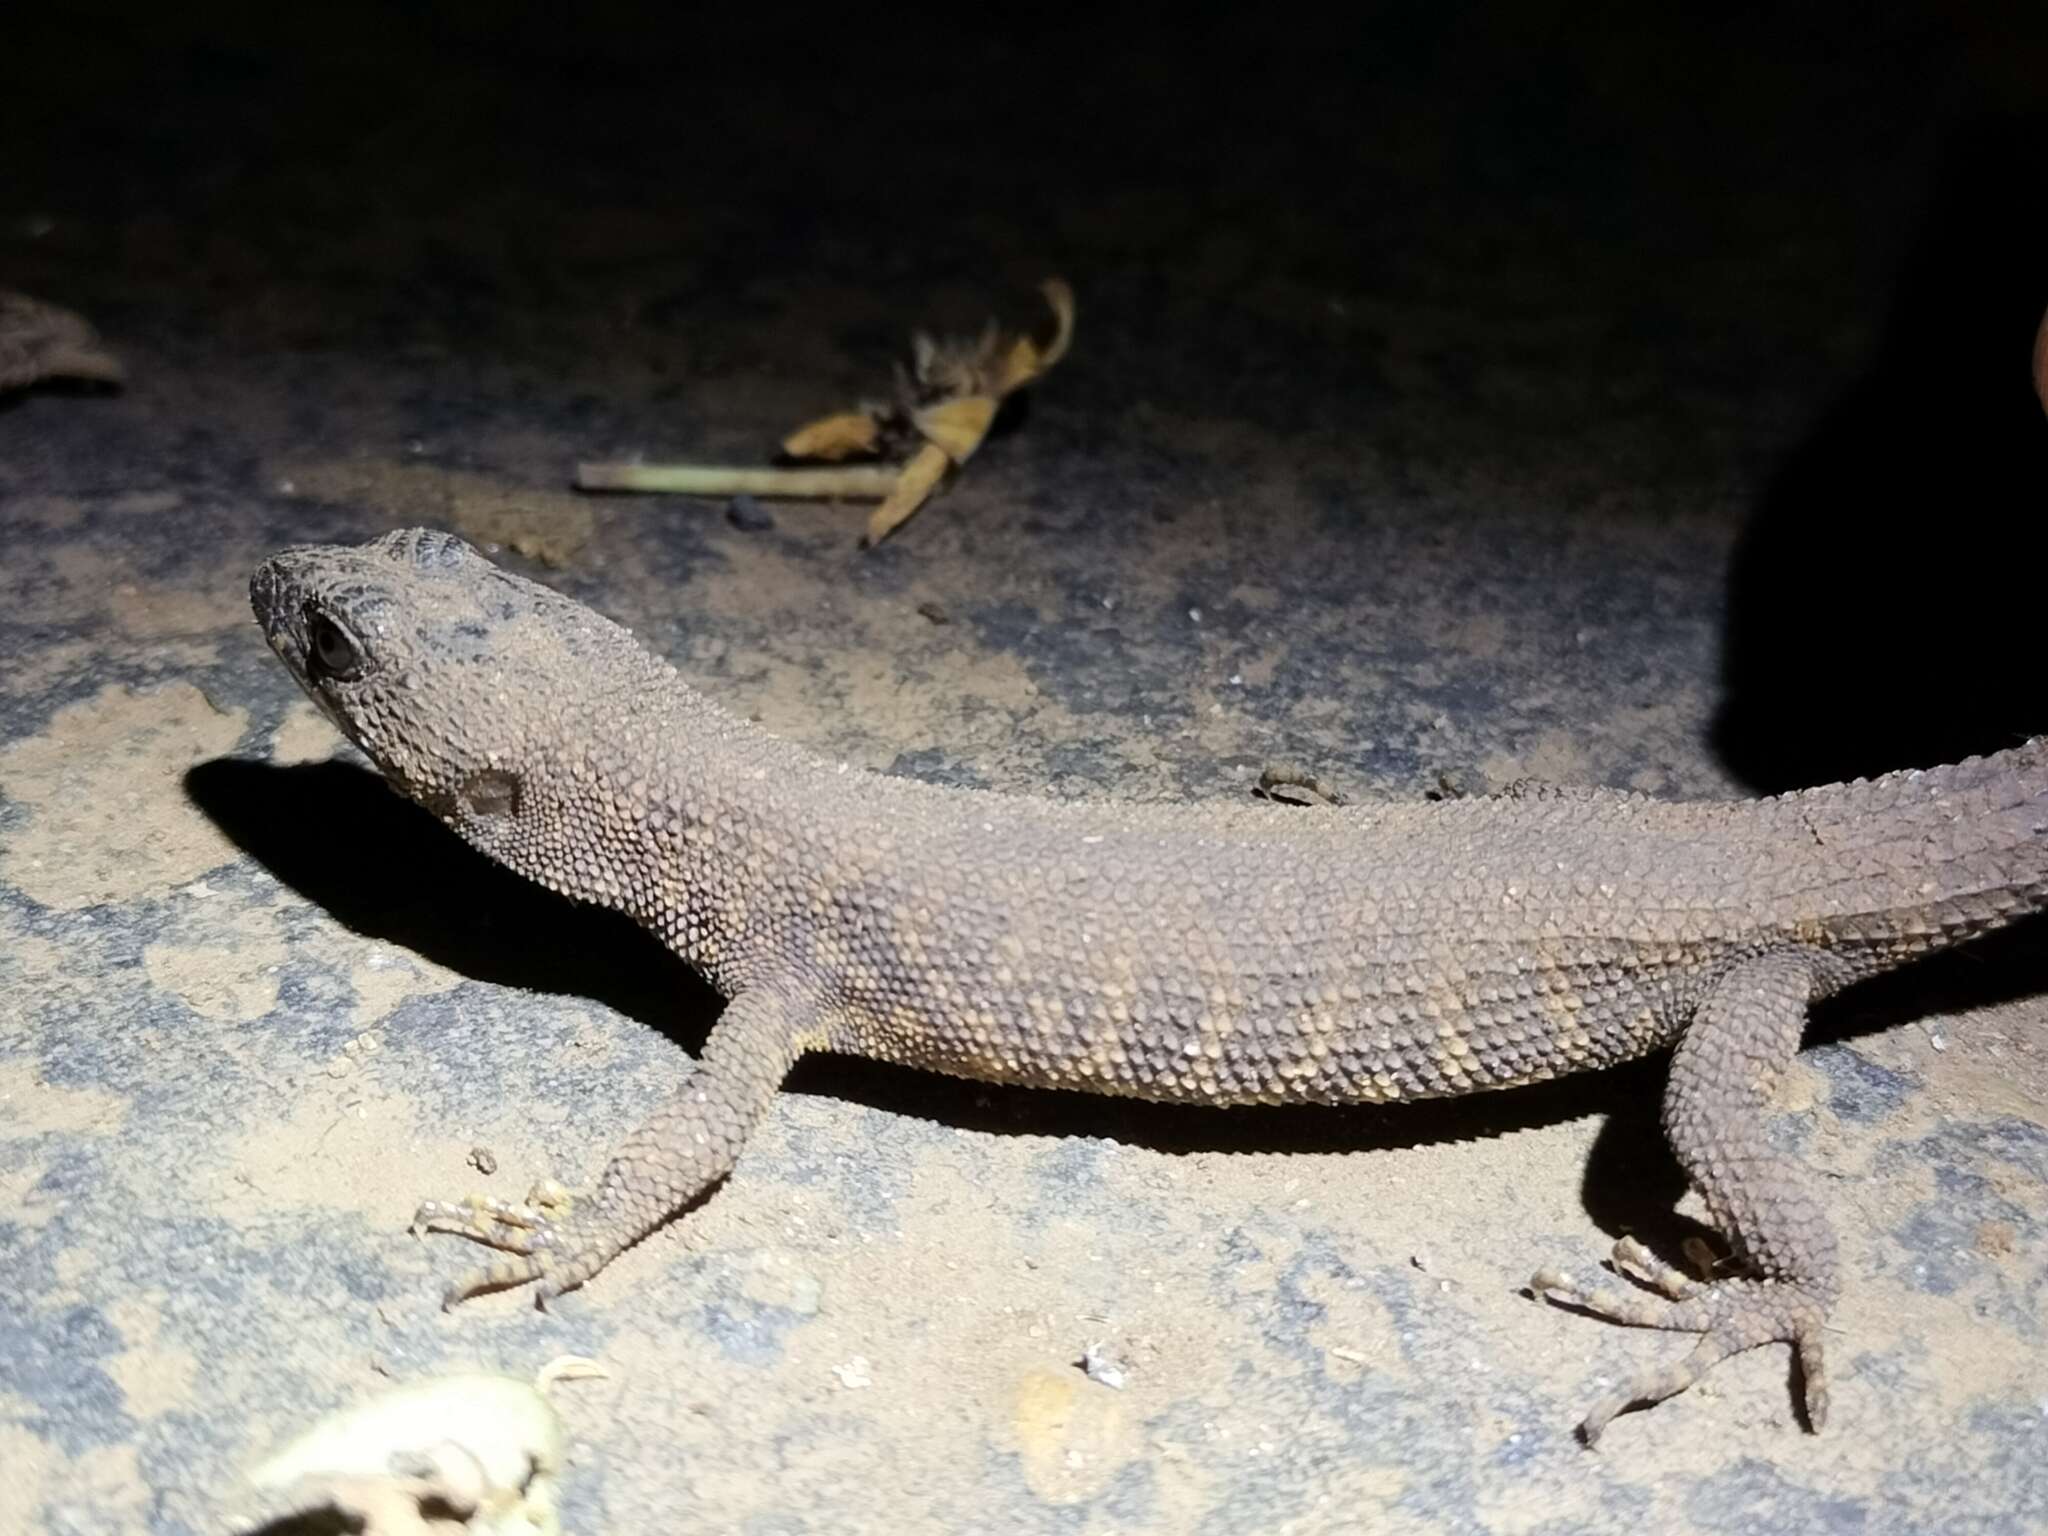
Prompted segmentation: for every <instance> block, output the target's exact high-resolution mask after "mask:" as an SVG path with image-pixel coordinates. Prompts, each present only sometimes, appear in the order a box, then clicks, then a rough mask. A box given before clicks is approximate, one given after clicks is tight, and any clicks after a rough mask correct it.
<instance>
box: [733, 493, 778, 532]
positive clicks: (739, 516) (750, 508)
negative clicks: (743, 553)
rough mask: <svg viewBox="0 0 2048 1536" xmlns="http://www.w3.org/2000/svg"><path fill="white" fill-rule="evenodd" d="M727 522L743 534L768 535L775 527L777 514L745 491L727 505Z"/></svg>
mask: <svg viewBox="0 0 2048 1536" xmlns="http://www.w3.org/2000/svg"><path fill="white" fill-rule="evenodd" d="M725 520H726V521H727V522H728V523H731V524H732V525H733V527H735V528H737V529H739V530H740V532H742V533H766V532H767V531H768V530H769V529H770V528H773V527H774V526H775V514H774V513H772V512H770V511H769V510H768V509H767V508H766V507H764V506H762V505H761V503H760V502H758V501H756V500H755V499H754V498H753V497H751V496H749V495H748V494H747V493H746V492H745V491H742V492H740V494H739V495H737V496H735V497H733V499H732V500H731V501H728V502H727V503H726V504H725Z"/></svg>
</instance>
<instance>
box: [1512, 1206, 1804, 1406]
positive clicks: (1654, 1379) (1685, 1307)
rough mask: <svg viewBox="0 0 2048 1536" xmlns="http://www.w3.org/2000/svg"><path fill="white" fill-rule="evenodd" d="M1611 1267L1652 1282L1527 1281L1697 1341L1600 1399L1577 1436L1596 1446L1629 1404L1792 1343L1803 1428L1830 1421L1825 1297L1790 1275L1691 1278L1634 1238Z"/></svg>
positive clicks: (1584, 1305) (1660, 1397) (1658, 1397)
mask: <svg viewBox="0 0 2048 1536" xmlns="http://www.w3.org/2000/svg"><path fill="white" fill-rule="evenodd" d="M1614 1269H1615V1271H1616V1273H1618V1274H1621V1275H1624V1276H1626V1277H1627V1278H1629V1279H1632V1280H1635V1281H1636V1282H1638V1283H1639V1284H1640V1285H1642V1286H1643V1287H1645V1288H1646V1289H1645V1290H1624V1289H1621V1288H1618V1287H1616V1286H1612V1285H1604V1284H1599V1283H1594V1284H1581V1283H1580V1282H1578V1281H1576V1280H1574V1279H1573V1278H1572V1277H1570V1276H1568V1275H1565V1274H1563V1273H1561V1272H1560V1271H1558V1270H1554V1269H1542V1270H1538V1271H1537V1272H1536V1274H1535V1276H1534V1277H1533V1278H1532V1279H1531V1280H1530V1282H1529V1287H1530V1289H1531V1291H1533V1292H1534V1293H1535V1294H1536V1295H1538V1296H1541V1297H1544V1298H1546V1299H1548V1300H1550V1301H1552V1302H1555V1303H1557V1304H1559V1305H1561V1306H1567V1307H1573V1308H1576V1309H1578V1310H1580V1311H1582V1312H1590V1313H1592V1314H1594V1315H1595V1316H1597V1317H1604V1318H1606V1319H1608V1320H1609V1321H1610V1322H1616V1323H1622V1324H1625V1325H1626V1326H1628V1327H1631V1328H1659V1329H1663V1330H1665V1331H1667V1332H1672V1333H1692V1334H1697V1335H1699V1342H1698V1343H1697V1344H1695V1345H1694V1346H1693V1349H1692V1353H1690V1354H1689V1355H1687V1356H1685V1358H1684V1359H1682V1360H1677V1361H1673V1362H1672V1363H1671V1364H1669V1365H1663V1366H1656V1367H1652V1368H1650V1369H1647V1370H1644V1371H1640V1372H1638V1373H1637V1374H1636V1375H1634V1376H1632V1377H1631V1378H1629V1379H1628V1380H1627V1381H1625V1382H1623V1383H1622V1384H1621V1386H1620V1387H1618V1388H1617V1389H1616V1390H1614V1391H1613V1392H1610V1393H1608V1394H1607V1395H1606V1396H1605V1397H1603V1398H1601V1399H1600V1400H1599V1401H1598V1402H1597V1403H1595V1404H1594V1405H1593V1407H1592V1408H1591V1410H1589V1411H1588V1413H1587V1414H1586V1416H1585V1418H1584V1419H1583V1420H1582V1421H1581V1422H1580V1424H1579V1437H1580V1438H1581V1439H1582V1440H1584V1441H1585V1443H1586V1444H1587V1445H1589V1446H1590V1445H1593V1444H1595V1443H1597V1442H1598V1440H1599V1438H1600V1433H1601V1431H1602V1430H1604V1429H1605V1428H1606V1427H1607V1425H1608V1423H1609V1421H1610V1420H1612V1419H1613V1418H1614V1417H1615V1416H1616V1415H1617V1414H1620V1413H1622V1412H1623V1411H1625V1410H1626V1409H1629V1408H1633V1407H1637V1406H1639V1405H1640V1406H1643V1407H1648V1406H1650V1405H1652V1404H1655V1403H1661V1402H1663V1401H1664V1400H1665V1399H1666V1398H1669V1397H1676V1396H1677V1395H1678V1394H1679V1393H1681V1392H1683V1391H1685V1390H1686V1389H1687V1388H1688V1387H1690V1386H1692V1385H1693V1384H1694V1383H1696V1382H1697V1381H1699V1380H1700V1378H1701V1377H1703V1376H1705V1375H1706V1374H1707V1372H1708V1371H1710V1370H1712V1369H1713V1368H1714V1367H1715V1366H1716V1365H1719V1364H1720V1363H1721V1362H1722V1361H1723V1360H1726V1359H1727V1358H1728V1357H1729V1356H1730V1355H1737V1354H1741V1353H1742V1352H1743V1351H1744V1350H1749V1349H1756V1348H1758V1347H1759V1346H1761V1345H1765V1344H1775V1343H1786V1344H1790V1345H1791V1346H1792V1347H1793V1348H1794V1349H1795V1350H1796V1351H1797V1352H1798V1356H1799V1365H1800V1374H1801V1376H1802V1377H1803V1379H1804V1389H1805V1390H1804V1393H1803V1396H1804V1400H1805V1409H1806V1423H1807V1427H1808V1428H1809V1429H1811V1430H1814V1431H1815V1432H1818V1431H1819V1430H1820V1428H1821V1427H1822V1425H1824V1424H1825V1423H1826V1422H1827V1416H1828V1381H1827V1369H1826V1362H1825V1359H1824V1357H1823V1354H1822V1350H1821V1330H1822V1328H1823V1327H1824V1326H1825V1324H1826V1321H1827V1312H1828V1303H1827V1299H1826V1298H1825V1297H1824V1296H1823V1295H1821V1294H1819V1293H1817V1292H1816V1291H1814V1290H1812V1289H1810V1288H1808V1287H1806V1286H1802V1285H1800V1284H1799V1283H1798V1282H1797V1281H1792V1280H1778V1279H1758V1278H1753V1277H1741V1278H1731V1279H1720V1280H1706V1281H1701V1280H1695V1279H1693V1278H1692V1277H1691V1276H1690V1275H1687V1274H1685V1273H1684V1272H1682V1271H1680V1270H1677V1269H1674V1268H1672V1267H1671V1266H1669V1265H1666V1264H1662V1263H1660V1262H1658V1261H1657V1260H1656V1259H1655V1258H1654V1257H1652V1256H1651V1254H1650V1252H1649V1250H1648V1249H1646V1248H1644V1247H1643V1245H1642V1244H1641V1243H1638V1242H1637V1241H1635V1239H1633V1238H1623V1239H1622V1240H1621V1241H1620V1242H1619V1243H1617V1244H1616V1245H1615V1249H1614ZM1649 1291H1654V1292H1655V1293H1656V1294H1655V1295H1652V1294H1648V1292H1649Z"/></svg>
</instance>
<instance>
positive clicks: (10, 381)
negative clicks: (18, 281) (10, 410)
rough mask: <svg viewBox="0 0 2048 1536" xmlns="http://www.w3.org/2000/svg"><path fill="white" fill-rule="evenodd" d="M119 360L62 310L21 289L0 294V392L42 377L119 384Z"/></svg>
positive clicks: (77, 318) (80, 321) (90, 330)
mask: <svg viewBox="0 0 2048 1536" xmlns="http://www.w3.org/2000/svg"><path fill="white" fill-rule="evenodd" d="M124 377H125V374H124V370H123V369H122V367H121V362H120V359H119V358H117V357H115V356H114V354H113V353H111V352H109V351H108V350H107V346H106V343H105V342H103V341H101V340H100V338H99V335H98V333H97V332H95V331H94V330H93V328H92V327H91V326H90V325H88V324H86V322H85V321H84V319H83V318H81V317H80V316H78V315H74V314H73V313H72V312H71V311H70V310H68V309H59V308H58V307H57V306H56V305H54V304H45V303H43V302H42V301H41V300H40V299H32V298H29V297H28V296H27V295H26V294H21V293H0V393H4V392H6V391H8V390H13V389H24V388H26V387H27V386H28V385H30V384H35V383H39V382H40V381H42V380H44V379H84V380H88V381H91V382H95V383H100V384H119V383H120V382H121V381H122V379H123V378H124Z"/></svg>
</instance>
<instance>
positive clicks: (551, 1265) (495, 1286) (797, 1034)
mask: <svg viewBox="0 0 2048 1536" xmlns="http://www.w3.org/2000/svg"><path fill="white" fill-rule="evenodd" d="M823 1015H824V1006H823V1004H822V1002H821V1001H820V999H819V997H818V994H817V992H816V991H815V989H814V988H813V987H812V986H811V985H810V984H809V983H808V982H802V981H798V980H795V979H793V978H792V979H787V980H783V981H779V982H768V983H765V984H756V985H753V986H749V987H747V988H746V989H745V990H743V991H741V992H739V993H737V994H735V995H734V997H733V998H732V1000H731V1001H730V1002H729V1003H728V1004H727V1005H726V1008H725V1012H724V1013H723V1014H722V1015H721V1016H720V1017H719V1020H718V1022H717V1023H716V1024H715V1025H713V1026H712V1029H711V1034H710V1036H709V1038H708V1039H706V1041H705V1042H704V1054H703V1057H702V1059H701V1060H700V1061H699V1062H698V1064H697V1070H696V1071H694V1072H692V1073H691V1074H690V1076H689V1078H688V1080H687V1081H685V1082H684V1084H683V1085H682V1087H681V1088H680V1089H679V1090H678V1091H677V1093H676V1095H675V1097H674V1098H672V1099H670V1100H669V1101H668V1102H667V1103H666V1104H664V1105H663V1106H662V1107H661V1109H660V1110H659V1111H657V1112H656V1113H655V1115H654V1117H653V1118H652V1119H650V1120H649V1121H648V1122H647V1123H646V1124H645V1125H643V1126H641V1127H640V1129H639V1130H637V1131H635V1132H634V1133H633V1134H632V1135H631V1136H630V1137H628V1138H627V1140H626V1142H625V1144H624V1145H623V1146H621V1147H620V1148H619V1149H618V1151H616V1152H614V1153H613V1154H612V1157H611V1161H610V1162H609V1163H608V1164H607V1165H606V1167H605V1170H604V1177H603V1178H602V1179H601V1180H600V1181H599V1182H598V1186H597V1189H596V1192H595V1193H593V1194H591V1195H589V1196H585V1197H572V1196H569V1195H567V1194H566V1193H565V1192H564V1191H562V1190H561V1188H560V1186H558V1185H554V1184H553V1183H552V1182H551V1181H544V1182H543V1183H541V1184H538V1185H536V1186H535V1187H534V1192H533V1193H532V1194H531V1195H529V1196H528V1197H527V1200H526V1201H525V1202H524V1203H515V1202H511V1201H504V1200H490V1199H484V1198H481V1197H477V1196H472V1197H470V1198H469V1199H467V1200H462V1201H453V1202H449V1201H440V1200H429V1201H426V1202H425V1203H424V1204H422V1205H421V1206H420V1208H419V1210H418V1211H417V1212H416V1213H415V1214H414V1216H413V1220H412V1230H413V1231H414V1232H454V1233H459V1234H460V1235H462V1236H464V1237H469V1238H473V1239H475V1240H476V1241H478V1242H481V1243H486V1244H489V1245H490V1246H491V1247H493V1248H502V1249H504V1250H505V1251H506V1252H507V1253H508V1254H510V1255H511V1257H509V1258H504V1259H500V1260H498V1261H497V1262H495V1263H493V1264H490V1265H487V1266H486V1267H484V1268H482V1269H478V1270H474V1271H472V1272H471V1273H469V1274H467V1275H465V1276H463V1277H462V1278H461V1279H460V1280H458V1281H456V1282H455V1284H453V1285H452V1286H450V1287H449V1288H448V1290H447V1293H446V1294H445V1295H444V1296H443V1298H442V1305H443V1306H445V1307H452V1306H454V1305H455V1304H456V1303H457V1302H460V1301H462V1300H465V1299H466V1298H468V1297H470V1296H474V1295H476V1294H477V1293H478V1292H480V1291H493V1290H502V1289H504V1288H505V1287H507V1286H513V1285H523V1284H525V1283H527V1282H528V1281H532V1282H534V1283H535V1291H536V1299H537V1300H538V1301H540V1302H541V1303H543V1304H545V1303H546V1302H547V1300H548V1299H549V1298H550V1297H554V1296H559V1295H560V1294H561V1293H562V1292H564V1291H571V1290H574V1289H575V1288H576V1287H577V1286H579V1285H582V1284H583V1283H584V1282H585V1281H586V1280H588V1279H590V1277H591V1276H593V1275H595V1274H596V1273H597V1272H598V1271H599V1270H601V1269H603V1268H604V1266H605V1265H607V1264H609V1263H610V1262H611V1261H612V1260H613V1259H614V1258H616V1257H617V1256H618V1255H619V1254H620V1253H621V1252H622V1251H624V1250H625V1249H626V1248H628V1247H630V1246H631V1245H632V1244H634V1243H636V1242H638V1241H639V1240H640V1239H641V1238H643V1237H645V1236H646V1235H647V1234H648V1233H649V1232H652V1231H653V1230H654V1229H655V1228H656V1227H658V1226H660V1225H661V1224H662V1222H664V1221H666V1220H667V1219H668V1218H669V1217H670V1216H672V1215H674V1214H675V1213H676V1212H677V1211H679V1210H681V1209H682V1208H683V1207H684V1206H685V1205H688V1204H689V1203H690V1202H691V1201H692V1200H694V1199H696V1198H697V1196H698V1195H700V1194H702V1193H703V1192H704V1191H705V1190H706V1189H708V1188H710V1187H711V1185H713V1184H715V1183H716V1182H717V1181H718V1180H720V1179H722V1178H724V1177H725V1176H726V1174H728V1173H730V1172H731V1171H732V1166H733V1163H734V1161H735V1160H736V1159H737V1158H738V1157H739V1154H740V1149H741V1148H742V1147H743V1146H745V1145H746V1141H747V1138H748V1136H750V1135H751V1134H752V1133H753V1130H754V1127H755V1125H756V1124H758V1123H759V1121H760V1119H761V1116H762V1115H763V1113H765V1112H766V1110H767V1108H768V1105H769V1104H770V1103H771V1102H772V1101H773V1100H774V1098H775V1093H776V1090H777V1089H778V1088H780V1087H781V1085H782V1081H783V1079H784V1078H785V1077H787V1076H788V1074H789V1069H790V1068H791V1067H792V1066H793V1065H794V1064H795V1062H796V1059H797V1057H798V1056H800V1055H801V1054H803V1052H804V1051H806V1050H808V1049H811V1048H813V1047H815V1046H819V1045H822V1044H823V1043H824V1026H823Z"/></svg>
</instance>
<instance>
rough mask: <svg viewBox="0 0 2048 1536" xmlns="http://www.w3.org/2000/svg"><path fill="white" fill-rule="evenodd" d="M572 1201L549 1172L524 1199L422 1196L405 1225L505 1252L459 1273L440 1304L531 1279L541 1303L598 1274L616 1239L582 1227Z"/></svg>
mask: <svg viewBox="0 0 2048 1536" xmlns="http://www.w3.org/2000/svg"><path fill="white" fill-rule="evenodd" d="M576 1206H577V1200H576V1197H575V1196H573V1195H571V1194H570V1193H569V1191H568V1190H566V1189H564V1188H563V1187H562V1186H561V1185H560V1184H558V1183H556V1182H555V1181H554V1180H553V1179H543V1180H541V1181H540V1182H539V1183H537V1184H535V1185H534V1186H533V1188H532V1190H531V1191H530V1192H529V1193H528V1194H527V1197H526V1199H525V1200H523V1201H513V1200H494V1199H490V1198H488V1197H486V1196H482V1195H470V1196H468V1197H467V1198H465V1199H462V1200H455V1201H449V1200H423V1201H421V1202H420V1206H419V1209H418V1210H416V1211H414V1212H413V1217H412V1224H411V1226H410V1228H409V1230H410V1231H411V1232H412V1233H413V1235H414V1236H420V1235H422V1234H424V1233H428V1232H452V1233H454V1234H455V1235H457V1236H458V1237H466V1238H468V1239H470V1240H471V1241H472V1242H478V1243H482V1244H484V1245H485V1246H487V1247H491V1248H498V1249H502V1250H503V1251H504V1252H505V1253H507V1254H508V1255H510V1257H508V1258H503V1259H498V1260H495V1261H494V1262H492V1263H490V1264H486V1265H484V1266H483V1267H482V1268H480V1269H473V1270H470V1271H469V1272H468V1273H467V1274H465V1275H463V1276H461V1277H460V1278H459V1279H457V1280H456V1281H455V1283H454V1284H452V1285H450V1286H449V1287H448V1289H447V1290H446V1291H445V1292H443V1293H442V1296H441V1308H442V1310H443V1311H447V1310H449V1309H451V1308H453V1307H455V1306H457V1305H458V1304H459V1303H461V1302H464V1301H467V1300H468V1299H469V1298H470V1297H472V1296H476V1295H479V1294H481V1293H482V1292H485V1291H502V1290H507V1289H509V1288H511V1287H513V1286H517V1285H528V1284H531V1285H533V1286H534V1299H535V1301H536V1302H537V1303H538V1304H539V1305H540V1306H543V1307H545V1306H546V1305H547V1303H548V1302H549V1301H550V1300H552V1299H553V1298H554V1297H556V1296H559V1295H561V1294H562V1293H563V1292H564V1291H571V1290H574V1289H575V1288H576V1287H577V1286H579V1285H581V1284H582V1283H583V1282H584V1281H585V1280H587V1279H589V1278H590V1277H591V1276H592V1275H594V1274H596V1273H597V1271H598V1270H599V1269H601V1268H603V1267H604V1265H605V1262H606V1261H607V1260H608V1259H610V1258H611V1256H612V1254H613V1253H615V1252H617V1247H616V1246H615V1245H612V1246H608V1245H606V1244H605V1243H604V1242H603V1240H602V1239H601V1238H598V1237H595V1236H585V1235H584V1234H583V1233H581V1232H579V1231H578V1230H577V1228H578V1227H579V1226H581V1225H582V1223H580V1222H578V1221H576V1220H575V1219H574V1218H575V1216H576Z"/></svg>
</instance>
